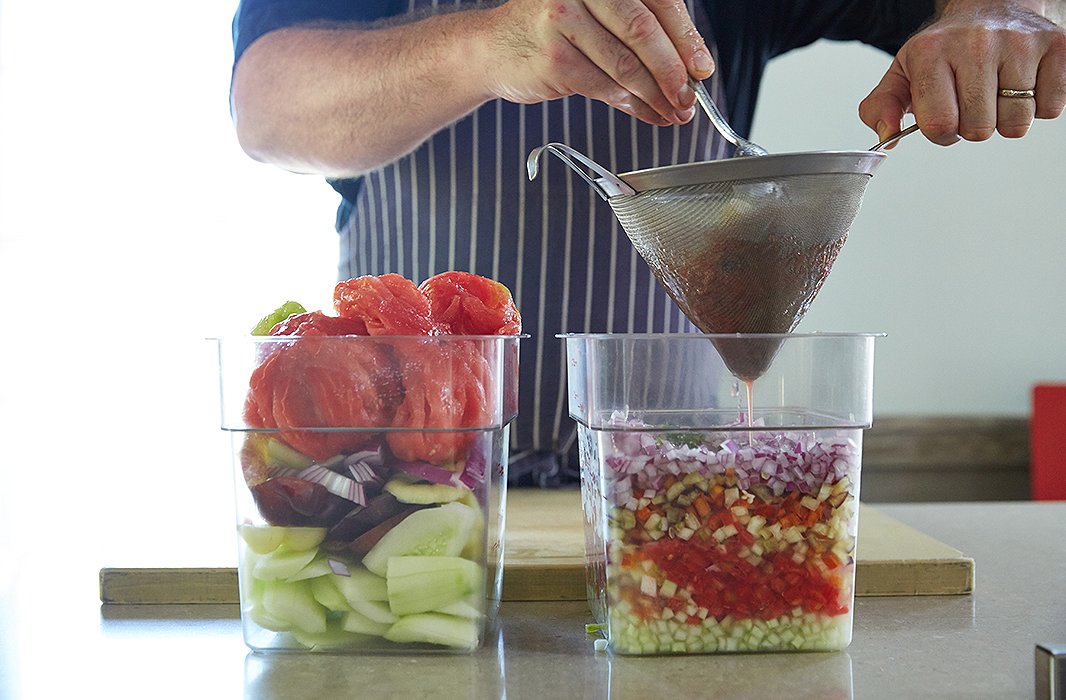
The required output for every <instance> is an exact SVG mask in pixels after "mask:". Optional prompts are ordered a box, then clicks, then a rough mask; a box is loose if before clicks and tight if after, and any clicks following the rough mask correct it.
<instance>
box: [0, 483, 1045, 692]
mask: <svg viewBox="0 0 1066 700" xmlns="http://www.w3.org/2000/svg"><path fill="white" fill-rule="evenodd" d="M878 509H879V510H881V511H883V512H885V513H887V514H888V515H891V516H893V517H895V518H897V519H899V520H901V521H903V522H905V523H907V524H909V525H912V526H913V527H916V528H918V529H919V530H922V531H923V532H926V533H927V534H930V535H932V536H934V537H936V538H938V539H940V540H942V541H943V542H945V543H947V544H950V545H952V546H954V547H957V548H959V549H961V550H962V551H963V552H965V553H966V554H968V555H970V556H972V557H974V559H975V561H976V591H975V593H974V595H972V596H957V597H925V598H914V597H906V598H862V599H859V600H857V602H856V611H855V635H854V639H853V641H852V644H851V646H850V647H849V648H848V649H847V651H846V652H837V653H807V654H762V655H733V656H682V657H648V658H637V657H612V656H610V655H608V654H605V653H602V652H600V653H597V652H595V651H594V649H593V644H592V641H591V640H590V639H587V638H586V637H585V635H584V629H583V628H584V624H585V623H586V622H590V621H591V616H590V614H589V612H588V608H587V606H585V605H584V604H582V603H505V604H504V605H503V608H502V610H501V615H500V624H499V630H498V632H497V633H496V635H495V636H494V637H493V639H492V641H491V643H490V644H489V645H487V646H486V647H485V648H483V649H482V650H480V651H479V652H478V653H476V654H473V655H470V656H443V655H433V656H372V657H354V656H325V655H311V654H293V655H269V656H268V655H255V654H251V653H249V652H248V650H247V648H246V647H245V646H244V643H243V641H242V639H241V633H240V623H239V620H238V618H237V615H238V613H237V609H236V606H138V607H131V606H121V607H115V606H112V607H104V606H101V605H100V604H99V599H98V591H97V588H96V575H97V572H98V568H99V567H98V566H95V565H93V564H91V563H90V562H82V561H79V560H77V558H74V559H73V561H74V562H76V564H71V559H70V557H67V558H64V556H63V555H62V554H60V553H58V552H55V553H44V552H42V553H40V554H39V555H37V556H34V557H31V558H29V559H28V560H26V561H25V562H21V566H20V567H19V570H18V576H17V578H16V580H15V581H14V584H13V585H10V586H8V587H7V588H6V589H5V590H3V591H2V593H3V597H2V599H0V698H10V699H12V700H15V699H22V698H58V697H79V696H95V695H96V694H106V696H107V697H109V698H132V697H136V698H143V697H152V698H168V697H183V698H198V697H199V698H205V699H208V698H240V697H244V698H289V697H306V698H322V697H337V698H339V697H357V696H358V697H373V698H404V699H408V698H419V697H426V698H430V697H431V698H479V699H480V698H497V697H499V698H502V697H505V696H506V697H507V698H508V699H509V700H514V699H515V698H519V699H522V698H535V699H537V700H550V699H554V698H564V699H565V698H612V699H619V698H622V699H625V698H640V699H641V700H646V699H647V698H655V697H665V698H707V697H715V698H719V697H721V698H732V697H736V698H775V697H787V698H790V700H791V699H794V698H807V697H810V698H853V697H854V698H862V699H865V698H955V697H957V698H996V699H1000V698H1030V697H1032V695H1033V658H1034V648H1035V645H1036V644H1038V643H1063V642H1066V503H1062V502H1059V503H965V504H916V505H884V504H879V505H878ZM64 544H65V545H66V546H68V547H69V546H72V545H74V544H76V543H75V542H66V543H64Z"/></svg>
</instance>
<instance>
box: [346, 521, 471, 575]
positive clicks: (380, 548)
mask: <svg viewBox="0 0 1066 700" xmlns="http://www.w3.org/2000/svg"><path fill="white" fill-rule="evenodd" d="M474 517H475V513H474V510H473V509H472V508H470V507H469V506H464V505H463V504H462V503H447V504H445V505H443V506H439V507H437V508H425V509H423V510H419V511H416V512H414V513H411V514H410V515H409V516H407V517H406V518H404V519H403V520H401V521H400V522H399V523H398V524H397V525H396V527H394V528H392V529H391V530H389V531H388V532H386V533H385V535H384V536H383V537H382V538H381V539H380V540H379V541H378V543H377V544H376V545H374V548H373V549H371V550H370V551H369V552H367V554H366V556H365V557H363V566H365V567H366V568H367V569H369V570H370V571H372V572H374V573H375V574H378V575H379V576H384V575H385V574H386V572H387V570H388V563H389V559H390V558H392V557H405V556H444V557H454V556H456V555H458V554H459V552H461V551H462V550H463V547H464V546H465V545H466V543H467V538H469V536H470V531H471V529H472V528H473V526H474Z"/></svg>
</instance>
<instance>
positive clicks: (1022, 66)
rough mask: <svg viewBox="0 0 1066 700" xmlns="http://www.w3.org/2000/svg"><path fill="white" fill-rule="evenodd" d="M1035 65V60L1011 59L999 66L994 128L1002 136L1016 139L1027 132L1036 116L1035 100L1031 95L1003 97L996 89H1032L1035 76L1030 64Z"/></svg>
mask: <svg viewBox="0 0 1066 700" xmlns="http://www.w3.org/2000/svg"><path fill="white" fill-rule="evenodd" d="M1035 65H1036V61H1028V60H1012V61H1009V62H1007V63H1004V64H1003V65H1002V66H1000V69H999V81H998V88H996V92H995V94H996V96H997V99H996V103H997V109H998V114H997V117H996V130H997V131H999V133H1000V135H1001V136H1003V137H1004V138H1008V139H1018V138H1021V137H1022V136H1025V135H1026V134H1027V133H1029V127H1031V126H1032V125H1033V119H1034V118H1036V100H1035V99H1033V98H1032V97H1003V96H1002V95H999V94H998V91H999V89H1002V88H1008V89H1011V90H1030V89H1033V86H1034V85H1035V84H1036V76H1035V75H1034V74H1033V68H1031V66H1035Z"/></svg>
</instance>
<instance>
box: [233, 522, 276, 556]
mask: <svg viewBox="0 0 1066 700" xmlns="http://www.w3.org/2000/svg"><path fill="white" fill-rule="evenodd" d="M238 531H239V532H240V533H241V539H243V540H244V542H245V544H247V545H248V548H249V549H251V550H252V551H253V552H255V553H256V554H270V553H271V552H273V551H274V550H275V549H277V548H278V547H280V546H281V541H282V539H283V538H284V537H285V528H283V527H274V526H271V525H268V526H266V527H256V526H254V525H241V526H240V527H239V528H238Z"/></svg>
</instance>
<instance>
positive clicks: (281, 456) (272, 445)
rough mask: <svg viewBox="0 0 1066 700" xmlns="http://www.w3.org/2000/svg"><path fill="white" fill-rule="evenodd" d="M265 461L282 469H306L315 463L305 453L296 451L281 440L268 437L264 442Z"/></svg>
mask: <svg viewBox="0 0 1066 700" xmlns="http://www.w3.org/2000/svg"><path fill="white" fill-rule="evenodd" d="M265 451H266V463H267V465H268V466H271V467H282V468H283V469H307V468H308V467H310V466H311V465H312V464H314V463H315V461H314V460H313V459H311V458H310V457H308V456H307V455H305V454H303V453H301V452H297V451H296V450H294V449H292V448H291V447H289V446H288V445H286V444H285V443H284V442H282V441H281V440H278V439H277V438H270V439H269V440H267V442H266V447H265Z"/></svg>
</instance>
